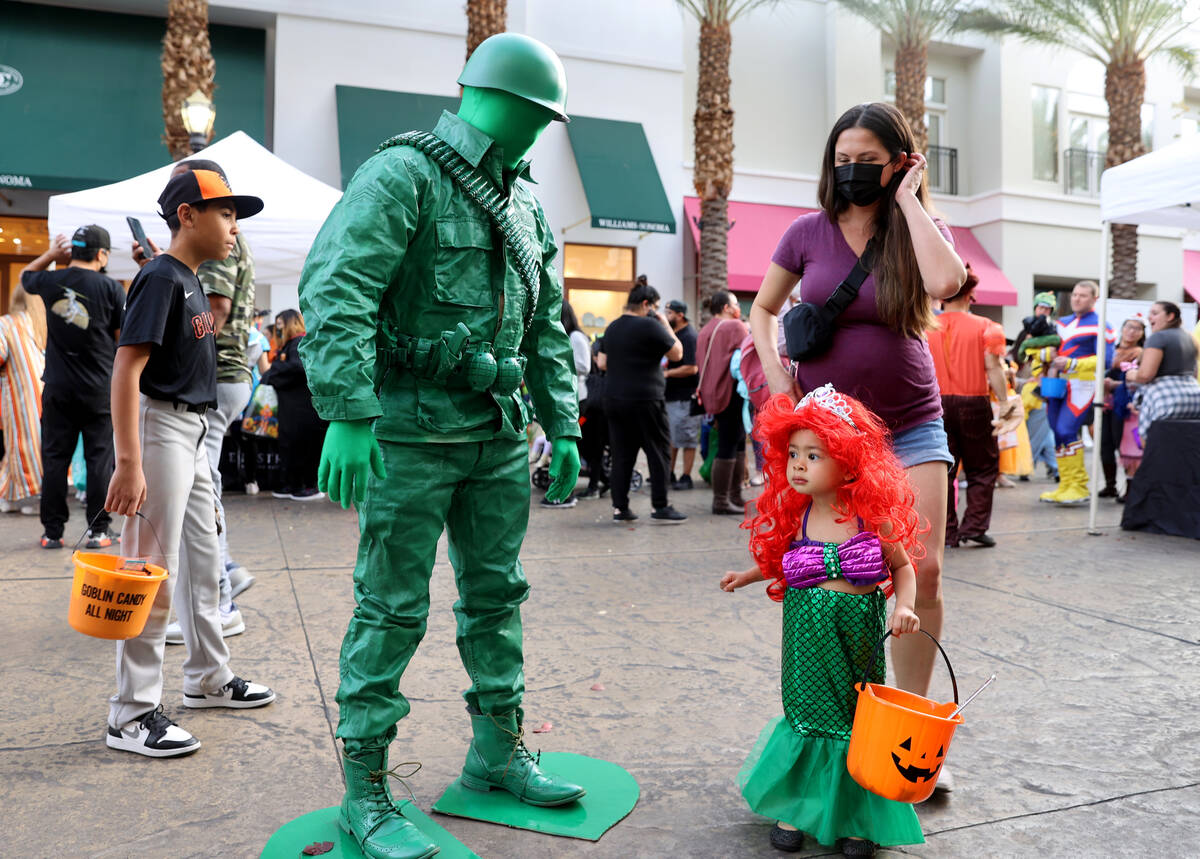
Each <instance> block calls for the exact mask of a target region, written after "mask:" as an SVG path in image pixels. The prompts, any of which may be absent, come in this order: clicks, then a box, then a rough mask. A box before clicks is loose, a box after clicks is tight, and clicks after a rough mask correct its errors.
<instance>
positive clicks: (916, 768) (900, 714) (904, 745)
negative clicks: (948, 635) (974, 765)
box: [846, 630, 963, 802]
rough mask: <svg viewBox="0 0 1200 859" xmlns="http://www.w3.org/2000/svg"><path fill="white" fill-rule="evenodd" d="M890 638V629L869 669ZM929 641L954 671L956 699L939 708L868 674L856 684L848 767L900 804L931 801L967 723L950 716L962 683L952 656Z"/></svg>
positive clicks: (857, 777)
mask: <svg viewBox="0 0 1200 859" xmlns="http://www.w3.org/2000/svg"><path fill="white" fill-rule="evenodd" d="M921 631H922V632H925V631H924V630H921ZM891 634H892V633H891V631H890V630H889V631H888V632H886V633H885V634H884V636H883V638H881V639H879V643H878V644H877V645H875V651H874V653H872V654H871V659H870V661H868V662H867V665H868V667H869V666H870V665H872V664H873V663H874V662H875V656H876V654H878V652H879V649H880V648H881V647H883V643H884V642H885V641H886V640H887V637H888V636H889V635H891ZM925 634H926V635H929V633H927V632H925ZM929 638H930V640H931V641H933V643H934V644H937V648H938V650H939V651H941V654H942V658H943V659H945V660H946V667H947V668H948V669H949V670H950V682H951V684H952V686H953V687H954V700H953V701H949V702H947V703H945V704H939V703H938V702H937V701H931V700H930V699H928V698H922V697H921V696H920V695H914V694H913V693H912V692H905V691H904V690H902V689H893V688H892V687H890V686H884V685H882V684H880V683H868V682H867V676H866V671H864V672H863V679H862V682H861V683H859V684H857V685H856V686H855V688H856V689H857V690H858V707H857V708H856V709H855V711H854V727H853V729H852V732H851V734H850V750H849V752H848V754H847V756H846V769H847V770H849V771H850V775H851V776H852V777H853V778H854V780H855V781H856V782H858V783H859V784H860V785H862V786H863V787H864V788H866V789H867V790H869V791H871V792H872V793H876V794H879V795H880V796H882V797H884V798H885V799H893V800H896V801H897V802H920V801H921V800H923V799H928V798H929V795H930V794H932V793H933V788H934V785H936V784H937V777H938V773H939V772H940V771H941V768H942V763H943V761H945V759H946V754H947V753H948V752H949V751H950V740H951V739H952V738H953V737H954V729H955V728H957V727H958V726H959V725H961V724H962V722H963V717H962V715H961V714H959V715H954V716H951V714H952V713H954V711H955V710H957V709H958V680H957V679H956V678H955V676H954V668H953V667H952V666H951V665H950V657H948V656H946V651H944V650H942V646H941V645H940V644H938V642H937V639H935V638H934V637H933V636H932V635H929ZM868 670H869V668H868Z"/></svg>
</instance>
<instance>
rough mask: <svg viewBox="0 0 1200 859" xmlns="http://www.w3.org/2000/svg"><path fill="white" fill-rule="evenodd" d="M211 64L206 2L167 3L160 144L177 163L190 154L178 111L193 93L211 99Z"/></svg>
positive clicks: (179, 0)
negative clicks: (161, 143)
mask: <svg viewBox="0 0 1200 859" xmlns="http://www.w3.org/2000/svg"><path fill="white" fill-rule="evenodd" d="M216 73H217V64H216V63H215V62H214V61H213V55H212V45H211V44H210V43H209V40H208V0H168V3H167V32H166V35H165V36H163V52H162V74H163V89H162V101H163V128H164V133H163V142H164V143H165V144H167V149H168V150H170V152H171V157H172V158H174V159H175V160H176V161H178V160H179V159H180V158H186V157H187V156H189V155H191V154H192V148H191V146H190V145H189V144H188V133H187V129H185V128H184V127H183V116H182V115H181V114H180V109H181V108H182V107H183V100H184V99H185V98H187V97H188V96H189V95H191V94H192V93H193V92H195V91H196V90H200V92H202V93H204V94H205V95H206V96H208V97H209V98H210V99H211V98H212V97H213V78H214V77H215V76H216Z"/></svg>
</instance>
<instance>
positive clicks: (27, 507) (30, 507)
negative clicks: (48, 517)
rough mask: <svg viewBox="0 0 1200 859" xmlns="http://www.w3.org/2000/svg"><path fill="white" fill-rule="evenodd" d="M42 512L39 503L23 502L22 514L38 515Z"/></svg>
mask: <svg viewBox="0 0 1200 859" xmlns="http://www.w3.org/2000/svg"><path fill="white" fill-rule="evenodd" d="M40 512H41V511H40V510H39V509H38V505H36V504H22V505H21V515H22V516H37V515H38V514H39V513H40Z"/></svg>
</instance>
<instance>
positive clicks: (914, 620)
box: [892, 605, 921, 635]
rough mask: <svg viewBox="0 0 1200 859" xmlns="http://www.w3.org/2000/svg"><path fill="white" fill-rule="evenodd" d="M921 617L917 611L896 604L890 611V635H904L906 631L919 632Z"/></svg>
mask: <svg viewBox="0 0 1200 859" xmlns="http://www.w3.org/2000/svg"><path fill="white" fill-rule="evenodd" d="M920 630H921V619H920V618H919V617H917V613H916V612H915V611H913V610H912V609H911V608H908V607H907V606H902V605H901V606H896V610H895V611H894V612H892V635H904V634H905V633H906V632H920Z"/></svg>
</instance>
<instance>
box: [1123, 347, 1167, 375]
mask: <svg viewBox="0 0 1200 859" xmlns="http://www.w3.org/2000/svg"><path fill="white" fill-rule="evenodd" d="M1162 358H1163V351H1162V349H1158V348H1156V347H1154V346H1151V347H1148V348H1146V349H1143V350H1142V358H1141V360H1140V361H1139V362H1138V368H1137V369H1136V370H1130V371H1129V372H1128V373H1126V374H1125V381H1126V382H1133V383H1134V384H1135V385H1144V384H1146V383H1147V382H1149V381H1150V380H1151V379H1153V378H1154V377H1155V376H1157V375H1158V368H1159V367H1161V366H1162Z"/></svg>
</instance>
